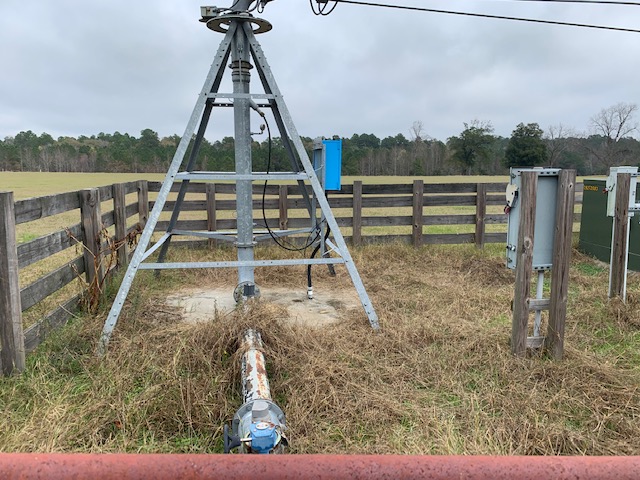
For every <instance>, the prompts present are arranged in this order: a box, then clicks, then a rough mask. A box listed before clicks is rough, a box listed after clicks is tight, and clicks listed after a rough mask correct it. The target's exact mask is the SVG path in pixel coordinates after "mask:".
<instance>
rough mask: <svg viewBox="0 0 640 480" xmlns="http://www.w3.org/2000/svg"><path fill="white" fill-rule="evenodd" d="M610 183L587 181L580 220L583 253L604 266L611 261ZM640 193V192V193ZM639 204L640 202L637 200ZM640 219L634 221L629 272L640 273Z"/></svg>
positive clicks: (632, 219)
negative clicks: (608, 185)
mask: <svg viewBox="0 0 640 480" xmlns="http://www.w3.org/2000/svg"><path fill="white" fill-rule="evenodd" d="M605 185H606V180H604V179H602V180H599V179H598V180H596V179H590V180H589V179H585V181H584V194H583V197H582V215H581V218H580V246H579V248H580V251H581V252H584V253H587V254H589V255H592V256H594V257H596V258H597V259H599V260H602V261H603V262H607V263H609V261H610V260H611V228H612V225H613V218H612V217H607V192H605ZM638 192H640V189H639V190H638ZM636 202H638V200H636ZM638 222H640V215H639V214H636V215H635V216H633V217H631V229H630V233H629V270H636V271H640V224H638Z"/></svg>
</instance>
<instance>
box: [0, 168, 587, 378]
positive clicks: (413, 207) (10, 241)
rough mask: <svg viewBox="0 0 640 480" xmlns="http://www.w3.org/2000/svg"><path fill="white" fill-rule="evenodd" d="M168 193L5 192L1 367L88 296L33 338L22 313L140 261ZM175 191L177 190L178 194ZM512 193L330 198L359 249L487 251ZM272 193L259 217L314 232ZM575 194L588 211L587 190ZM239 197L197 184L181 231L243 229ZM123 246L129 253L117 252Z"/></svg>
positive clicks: (357, 192) (286, 192)
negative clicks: (36, 271) (27, 233)
mask: <svg viewBox="0 0 640 480" xmlns="http://www.w3.org/2000/svg"><path fill="white" fill-rule="evenodd" d="M160 185H161V184H160V183H159V182H147V181H138V182H131V183H125V184H115V185H110V186H104V187H100V188H92V189H85V190H81V191H77V192H68V193H61V194H58V195H51V196H46V197H37V198H30V199H26V200H19V201H14V198H13V194H12V193H11V192H0V213H1V215H2V218H1V219H0V287H1V288H0V341H1V344H0V345H1V347H2V350H1V351H0V361H1V366H2V371H3V372H4V373H5V374H10V373H11V372H13V371H14V370H17V371H21V370H22V369H24V363H25V354H27V353H29V352H31V351H32V350H34V349H35V348H36V347H37V346H38V345H39V344H40V343H41V342H42V341H43V339H44V338H45V337H46V335H47V333H48V332H49V331H51V330H52V329H55V328H58V327H59V326H61V325H64V324H65V323H66V322H67V321H68V319H69V318H70V317H71V316H72V315H73V312H74V311H76V309H77V307H78V304H79V301H80V299H81V298H82V296H83V293H80V294H77V295H73V296H70V298H65V299H64V300H59V299H57V298H56V302H55V303H56V305H57V306H56V308H54V309H53V310H51V311H50V312H49V313H47V314H45V315H44V316H43V317H42V318H41V319H39V320H38V321H37V322H35V323H34V324H32V325H30V326H29V327H28V328H26V329H23V328H22V325H23V324H22V313H23V312H25V311H26V310H28V309H30V308H33V307H34V306H36V305H38V304H40V302H43V301H45V299H47V298H48V297H50V296H52V295H54V294H56V293H57V292H59V290H61V289H62V288H64V287H65V286H67V285H69V284H70V283H71V282H73V281H75V280H76V279H77V278H78V277H79V275H83V276H84V278H85V281H86V286H87V288H89V289H91V288H99V287H100V286H101V285H102V283H103V282H104V279H105V277H106V275H108V273H109V271H110V270H111V269H112V268H115V267H117V266H122V265H126V263H127V261H128V258H129V257H130V254H131V252H130V251H129V247H128V246H127V243H126V242H125V241H124V240H125V239H126V238H132V237H134V236H135V235H136V233H137V232H139V231H140V230H141V228H142V227H144V225H145V223H146V220H147V218H148V215H149V209H150V207H152V206H153V202H150V201H149V193H150V192H151V193H154V192H158V191H159V189H160ZM173 187H174V190H175V191H177V190H178V188H179V185H177V184H175V185H173ZM505 187H506V184H504V183H456V184H446V183H443V184H425V183H424V182H423V181H422V180H415V181H414V182H413V184H408V185H407V184H390V185H373V184H363V183H362V182H360V181H355V182H354V183H353V185H344V186H343V187H342V190H340V191H337V192H331V193H330V194H329V202H330V204H331V207H332V210H333V211H334V214H335V216H336V220H337V222H338V225H340V227H341V228H345V229H346V230H347V232H348V231H349V230H350V232H351V233H350V234H348V233H347V234H346V235H345V237H346V238H347V240H350V241H351V243H352V244H354V245H366V244H373V243H381V242H404V243H410V244H413V245H415V246H420V245H424V244H463V243H475V244H476V245H477V246H479V247H482V246H483V245H484V244H485V243H500V242H505V240H506V233H505V232H506V228H503V229H502V231H493V232H489V231H487V230H488V229H487V226H488V225H491V224H504V223H506V216H505V215H504V213H502V209H501V206H502V205H504V198H505V197H504V192H505ZM263 188H264V187H263V186H262V185H259V184H256V185H254V205H253V206H254V209H255V211H256V212H260V211H262V210H263V209H264V211H265V212H266V214H267V215H266V216H267V224H268V225H269V227H270V228H273V229H291V228H299V227H305V226H308V225H309V219H308V216H307V217H306V218H304V215H303V212H306V204H305V202H304V200H303V197H302V196H301V195H300V192H299V189H298V186H297V185H268V186H267V187H266V190H263ZM576 192H578V193H577V195H576V201H577V202H578V203H579V202H580V200H581V196H582V185H581V184H580V185H578V188H577V189H576ZM134 193H135V194H136V199H135V201H133V202H131V203H129V204H127V203H126V196H127V195H129V194H134ZM234 196H235V185H233V184H215V185H214V184H212V183H191V184H190V187H189V194H188V196H187V200H186V201H185V202H184V204H183V206H182V208H181V212H184V214H183V215H184V216H186V217H188V218H186V219H180V220H179V221H178V223H177V225H176V228H177V229H181V230H209V231H214V230H227V229H235V227H236V221H235V219H234V218H233V214H232V211H235V198H234ZM263 198H264V202H263ZM105 201H112V204H113V207H112V209H110V210H108V211H107V212H104V213H103V212H101V203H102V202H105ZM174 204H175V201H174V200H171V199H170V201H168V202H167V203H166V205H165V210H166V211H171V210H173V207H174ZM74 211H77V212H78V214H77V216H76V218H77V219H78V220H79V223H76V224H72V225H71V226H69V227H67V228H65V229H62V230H58V231H55V232H52V233H49V234H47V235H44V236H41V237H39V238H36V239H34V240H31V241H28V242H25V243H21V244H17V242H16V226H18V225H22V224H26V223H29V222H35V221H38V220H41V219H43V218H46V217H49V216H52V215H58V214H63V213H66V212H67V214H73V212H74ZM443 211H446V212H447V213H443ZM449 211H451V213H448V212H449ZM68 212H71V213H68ZM254 216H255V218H256V223H263V221H262V218H261V214H260V213H256V214H255V215H254ZM132 217H134V218H133V220H131V219H132ZM165 218H168V217H167V216H166V214H164V217H161V220H160V221H159V222H158V225H157V227H156V229H157V230H159V231H162V232H164V231H166V229H167V226H168V220H167V219H165ZM181 218H182V216H181ZM136 220H137V221H136ZM132 221H133V224H131V223H132ZM436 226H439V227H440V228H442V227H445V226H461V227H462V228H463V229H466V230H468V231H466V232H462V233H455V232H454V233H430V231H429V230H430V227H436ZM109 227H113V228H112V231H111V233H110V234H109V235H105V231H106V230H105V229H107V228H109ZM110 239H111V241H109V240H110ZM205 242H206V240H205ZM176 243H178V242H176ZM210 243H211V242H210ZM78 244H81V250H82V254H81V255H77V254H74V253H73V250H69V249H72V248H73V247H75V246H76V245H78ZM205 244H206V243H205ZM115 245H120V248H118V249H115V247H114V246H115ZM63 251H68V255H69V256H70V257H71V256H73V258H71V259H70V260H65V262H64V264H63V265H61V266H58V267H55V268H53V269H52V270H51V271H48V272H47V273H46V274H45V275H43V276H41V277H39V278H38V279H37V280H35V281H33V282H32V283H30V284H29V285H26V286H24V287H22V288H19V284H20V283H19V279H20V272H22V271H23V269H25V268H27V267H29V266H30V265H33V264H35V263H36V262H42V261H44V260H47V259H49V258H50V257H51V256H53V255H56V254H59V253H60V252H63ZM106 257H108V258H109V261H106V260H105V258H106ZM114 259H115V261H114Z"/></svg>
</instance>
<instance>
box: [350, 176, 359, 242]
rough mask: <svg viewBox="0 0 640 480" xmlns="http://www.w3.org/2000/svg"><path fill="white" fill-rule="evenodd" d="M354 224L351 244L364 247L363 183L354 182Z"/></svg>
mask: <svg viewBox="0 0 640 480" xmlns="http://www.w3.org/2000/svg"><path fill="white" fill-rule="evenodd" d="M352 208H353V222H352V226H351V243H352V244H353V245H354V246H359V245H362V181H361V180H354V182H353V207H352Z"/></svg>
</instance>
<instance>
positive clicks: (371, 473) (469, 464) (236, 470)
mask: <svg viewBox="0 0 640 480" xmlns="http://www.w3.org/2000/svg"><path fill="white" fill-rule="evenodd" d="M639 475H640V457H487V456H476V457H473V456H405V455H164V454H162V455H156V454H151V455H139V454H35V453H34V454H24V453H5V454H0V478H1V479H3V480H44V479H46V480H61V479H65V480H81V479H104V480H116V479H118V480H145V479H154V480H174V479H184V480H190V479H219V478H233V479H234V480H242V479H247V480H248V479H251V480H255V479H256V478H260V479H267V480H269V479H303V480H304V479H320V480H324V479H326V480H330V479H338V478H349V479H353V480H365V479H371V478H376V479H418V478H420V479H434V480H444V479H465V480H485V479H519V480H539V479H541V478H545V479H547V478H551V479H566V480H569V479H571V480H578V479H594V480H609V479H610V480H614V479H615V480H631V479H637V478H638V476H639Z"/></svg>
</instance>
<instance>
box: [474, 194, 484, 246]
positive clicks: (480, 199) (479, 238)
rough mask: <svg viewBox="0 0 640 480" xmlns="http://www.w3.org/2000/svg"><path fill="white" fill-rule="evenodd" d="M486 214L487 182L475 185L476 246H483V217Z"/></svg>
mask: <svg viewBox="0 0 640 480" xmlns="http://www.w3.org/2000/svg"><path fill="white" fill-rule="evenodd" d="M486 216H487V184H486V183H478V184H477V187H476V236H475V240H476V247H477V248H484V231H485V217H486Z"/></svg>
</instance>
